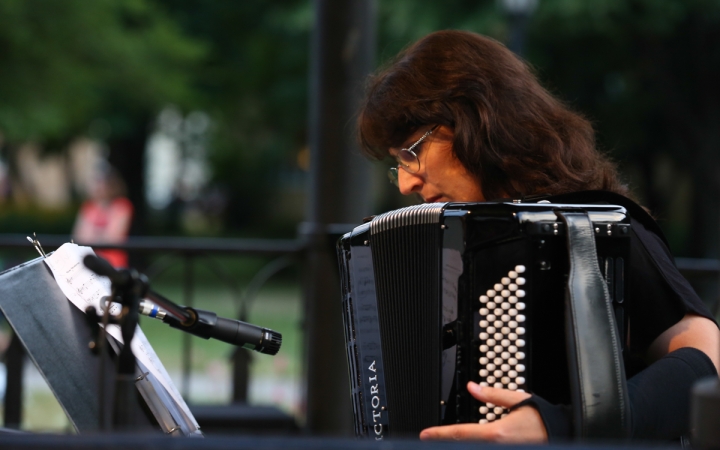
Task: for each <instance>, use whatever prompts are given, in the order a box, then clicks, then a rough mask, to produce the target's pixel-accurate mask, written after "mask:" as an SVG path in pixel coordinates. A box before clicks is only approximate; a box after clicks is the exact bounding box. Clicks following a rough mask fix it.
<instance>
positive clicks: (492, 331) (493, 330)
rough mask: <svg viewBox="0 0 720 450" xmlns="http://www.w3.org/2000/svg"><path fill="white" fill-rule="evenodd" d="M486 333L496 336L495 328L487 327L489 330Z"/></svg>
mask: <svg viewBox="0 0 720 450" xmlns="http://www.w3.org/2000/svg"><path fill="white" fill-rule="evenodd" d="M486 331H487V332H488V333H489V334H494V333H495V327H494V326H492V325H491V326H489V327H487V330H486Z"/></svg>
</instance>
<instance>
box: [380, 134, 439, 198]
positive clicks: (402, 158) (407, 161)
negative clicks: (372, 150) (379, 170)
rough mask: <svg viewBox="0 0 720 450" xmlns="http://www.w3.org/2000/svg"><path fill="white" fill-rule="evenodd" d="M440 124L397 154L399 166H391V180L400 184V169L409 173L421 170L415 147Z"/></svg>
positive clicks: (389, 174) (389, 175) (396, 159)
mask: <svg viewBox="0 0 720 450" xmlns="http://www.w3.org/2000/svg"><path fill="white" fill-rule="evenodd" d="M438 126H439V125H435V126H434V127H432V128H430V129H429V130H427V131H426V132H425V134H423V135H422V137H420V139H418V140H417V141H415V143H414V144H413V145H411V146H410V147H408V148H402V149H400V151H399V152H397V153H396V154H395V161H397V167H391V168H390V170H389V171H388V178H390V182H392V183H393V184H394V185H395V186H398V169H399V168H401V167H402V168H403V169H404V170H406V171H407V172H409V173H417V172H418V171H419V170H420V160H419V159H418V156H417V153H415V148H416V147H417V146H418V145H420V144H421V143H422V141H424V140H425V138H427V137H428V136H430V135H431V134H432V133H433V131H435V129H436V128H437V127H438Z"/></svg>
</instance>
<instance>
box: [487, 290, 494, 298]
mask: <svg viewBox="0 0 720 450" xmlns="http://www.w3.org/2000/svg"><path fill="white" fill-rule="evenodd" d="M486 294H487V296H488V297H495V294H497V292H495V291H493V290H492V289H488V291H487V292H486Z"/></svg>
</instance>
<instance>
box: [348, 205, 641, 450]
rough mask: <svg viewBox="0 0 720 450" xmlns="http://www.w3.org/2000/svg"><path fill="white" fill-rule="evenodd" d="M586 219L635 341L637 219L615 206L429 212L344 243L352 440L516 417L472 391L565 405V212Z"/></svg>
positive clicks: (377, 223)
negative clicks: (631, 277) (632, 235)
mask: <svg viewBox="0 0 720 450" xmlns="http://www.w3.org/2000/svg"><path fill="white" fill-rule="evenodd" d="M568 208H569V209H578V208H582V209H583V210H585V211H587V212H588V214H589V216H590V219H591V220H592V221H593V227H594V230H595V236H596V244H597V250H598V263H599V265H600V268H601V272H602V273H603V276H604V277H605V280H606V282H607V284H608V289H609V292H610V296H611V298H612V301H613V307H614V311H615V316H616V323H617V325H618V328H619V329H620V331H621V336H623V335H624V333H625V330H626V329H627V319H626V315H625V314H624V300H625V296H624V274H625V267H626V265H627V258H628V254H629V239H628V234H629V219H628V218H627V216H626V214H625V210H624V208H622V207H619V206H613V205H582V206H579V205H554V204H548V203H539V204H531V203H528V204H523V203H467V204H462V203H446V204H439V203H435V204H423V205H417V206H412V207H408V208H403V209H400V210H396V211H391V212H388V213H385V214H382V215H379V216H377V217H375V218H374V219H373V220H372V221H370V222H369V223H366V224H364V225H362V226H359V227H357V228H355V230H353V231H352V232H351V233H348V234H346V235H345V236H343V238H341V239H340V241H339V242H338V258H339V262H340V271H341V280H342V291H343V312H344V323H345V338H346V342H347V352H348V363H349V368H350V378H351V389H352V396H353V408H354V417H355V431H356V434H357V435H359V436H366V437H374V438H376V439H382V438H384V437H387V436H407V435H416V434H417V433H419V432H420V431H421V430H422V429H424V428H427V427H430V426H435V425H440V424H450V423H460V422H475V423H477V422H480V423H484V422H488V421H492V420H496V419H498V418H500V417H502V416H503V415H504V414H506V413H507V411H506V410H505V409H504V408H501V407H499V406H496V405H492V404H483V403H481V402H479V401H477V400H475V399H473V398H472V397H471V396H470V395H469V394H468V393H467V391H466V389H465V385H466V384H467V382H468V381H475V382H478V383H481V384H484V385H490V386H495V387H502V388H505V389H512V390H528V391H532V392H534V393H537V394H538V395H540V396H542V397H544V398H545V399H547V400H549V401H551V402H554V403H561V402H568V401H569V388H568V371H567V358H566V355H565V338H564V322H563V317H564V291H565V277H566V276H567V270H568V262H567V259H568V257H567V251H566V243H565V240H564V224H563V223H562V222H561V221H560V220H558V219H557V217H556V215H555V212H554V211H555V210H557V209H568Z"/></svg>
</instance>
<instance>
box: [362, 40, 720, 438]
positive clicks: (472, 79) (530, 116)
mask: <svg viewBox="0 0 720 450" xmlns="http://www.w3.org/2000/svg"><path fill="white" fill-rule="evenodd" d="M358 130H359V139H360V142H361V144H362V148H363V149H364V151H365V153H366V154H368V155H369V156H371V157H374V158H377V159H384V158H387V157H390V158H391V159H392V160H393V165H394V167H393V168H391V169H390V177H391V179H392V180H393V182H394V183H395V184H396V185H397V186H398V188H399V189H400V192H401V193H402V194H405V195H416V196H419V197H420V198H422V200H423V201H424V202H427V203H432V202H483V201H487V200H491V201H492V200H494V199H505V200H507V199H510V198H512V199H522V198H526V197H528V196H546V197H547V198H550V199H551V200H552V198H553V197H551V196H560V195H564V196H565V198H566V199H567V198H569V197H568V196H569V195H574V197H573V198H574V200H571V201H567V200H560V201H556V202H557V203H580V204H582V203H592V202H598V201H599V202H608V203H619V204H621V205H622V206H626V205H627V206H626V208H627V210H628V213H629V215H630V216H631V219H632V227H631V258H630V262H631V264H630V267H629V268H628V273H629V274H628V279H629V280H631V282H630V283H629V285H630V286H629V287H628V295H627V298H628V299H629V300H630V303H629V306H628V309H627V311H628V315H629V317H630V323H631V326H630V332H629V338H628V340H629V351H630V353H631V358H632V361H631V362H632V363H633V364H631V365H629V367H626V374H627V376H628V377H630V379H629V380H628V393H629V398H630V415H631V420H630V422H631V423H630V430H629V435H630V436H631V437H633V438H636V439H678V438H679V437H681V436H682V435H684V434H686V433H687V432H688V424H689V400H690V388H691V386H692V384H693V383H694V382H695V381H696V380H697V379H699V378H701V377H704V376H717V369H718V367H719V366H720V331H719V330H718V326H717V323H716V322H715V320H714V318H713V317H712V314H710V312H709V311H708V309H707V307H706V306H705V305H704V304H703V302H702V300H701V299H700V298H699V297H698V296H697V294H696V293H695V292H694V291H693V290H692V288H691V287H690V285H689V284H688V282H687V281H686V280H685V279H684V278H683V277H682V275H681V274H680V272H679V271H678V270H677V268H676V267H675V265H674V262H673V258H672V255H671V254H670V251H669V249H668V247H667V246H666V244H665V241H664V240H663V238H662V236H661V234H662V233H661V231H660V230H659V228H658V227H657V225H656V224H655V223H654V221H653V219H652V218H651V217H650V216H649V215H648V214H647V212H646V211H645V210H643V209H642V208H641V207H639V206H638V205H637V204H635V203H634V202H632V201H631V200H630V199H628V198H626V197H627V196H630V192H629V189H628V187H627V186H626V185H624V184H623V183H622V182H621V181H620V178H619V174H618V172H617V169H616V167H615V165H614V164H613V163H612V161H610V160H609V158H607V157H606V156H605V155H603V154H602V153H601V152H599V151H598V150H597V149H596V147H595V136H594V131H593V128H592V126H591V124H590V122H589V121H588V120H586V119H585V118H584V117H582V116H581V115H580V114H577V113H575V112H574V111H571V110H570V109H569V108H568V107H567V106H566V105H564V104H563V103H562V102H560V101H559V100H558V99H556V98H555V97H553V96H552V95H551V94H550V93H549V92H548V91H547V90H545V89H544V88H543V87H542V86H541V85H540V84H539V82H538V81H537V79H536V78H535V76H534V75H533V74H532V72H531V70H530V69H529V67H528V66H527V65H526V64H525V63H524V62H523V61H522V60H521V59H519V58H518V57H516V56H515V55H514V54H513V53H512V52H511V51H509V50H508V49H507V48H505V46H503V45H502V44H500V43H499V42H497V41H495V40H493V39H490V38H487V37H484V36H480V35H477V34H474V33H469V32H463V31H440V32H436V33H432V34H430V35H428V36H426V37H424V38H422V39H420V40H419V41H418V42H416V43H415V44H413V45H411V46H410V47H408V48H407V49H406V50H404V51H403V52H401V53H400V55H398V57H397V58H396V59H395V60H394V61H393V62H392V63H391V64H390V65H388V66H387V67H386V68H385V69H384V70H382V71H381V72H380V73H378V74H377V75H375V76H374V77H372V78H371V79H370V81H369V83H368V89H367V94H366V99H365V101H364V104H363V105H362V107H361V110H360V114H359V119H358ZM590 191H594V192H590ZM601 196H602V197H601ZM599 197H601V200H597V199H598V198H599ZM539 198H542V197H539ZM539 198H538V199H539ZM557 198H560V197H557ZM590 198H595V200H589V199H590ZM483 384H484V385H483ZM455 388H456V389H465V388H466V389H467V390H468V392H469V393H470V394H471V395H472V396H473V397H475V398H476V399H478V400H480V401H483V402H486V403H492V404H494V405H498V406H502V407H507V408H511V409H510V411H511V412H510V414H508V415H507V416H506V417H503V418H501V419H499V420H496V421H493V422H490V423H480V424H478V423H474V424H471V423H465V424H458V425H445V426H438V427H433V428H428V429H426V430H424V431H423V432H422V433H421V434H420V437H421V438H422V439H453V440H459V439H478V440H489V441H496V442H547V441H548V440H563V439H570V438H571V437H572V436H573V435H574V432H573V422H572V417H571V415H570V408H569V407H568V406H567V405H557V404H551V403H550V402H548V401H546V400H545V399H542V398H540V397H538V396H536V395H532V393H526V392H520V391H513V390H508V389H503V388H499V387H493V386H490V385H488V383H480V384H477V383H473V382H470V383H468V385H467V386H456V387H455ZM417 395H423V393H421V392H418V393H417Z"/></svg>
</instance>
